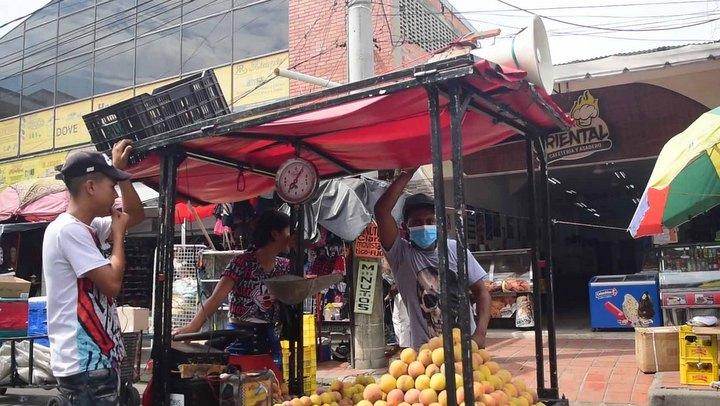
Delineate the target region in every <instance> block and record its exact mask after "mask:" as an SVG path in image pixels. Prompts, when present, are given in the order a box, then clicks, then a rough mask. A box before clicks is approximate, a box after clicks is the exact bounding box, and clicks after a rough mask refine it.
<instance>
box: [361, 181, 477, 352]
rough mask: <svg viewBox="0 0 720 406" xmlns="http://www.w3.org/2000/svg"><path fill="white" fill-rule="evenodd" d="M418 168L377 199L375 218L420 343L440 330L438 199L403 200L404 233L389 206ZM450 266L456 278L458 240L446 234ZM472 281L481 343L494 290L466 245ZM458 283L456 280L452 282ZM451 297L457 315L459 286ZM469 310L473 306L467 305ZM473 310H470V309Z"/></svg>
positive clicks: (419, 196) (417, 344)
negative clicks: (489, 289) (485, 280)
mask: <svg viewBox="0 0 720 406" xmlns="http://www.w3.org/2000/svg"><path fill="white" fill-rule="evenodd" d="M416 170H417V168H415V169H412V170H403V171H402V173H401V174H400V176H398V178H397V179H395V181H394V182H393V183H392V184H391V185H390V187H389V188H388V189H387V190H386V191H385V193H384V194H383V195H382V197H381V198H380V199H379V200H378V202H377V203H376V204H375V219H376V221H377V224H378V233H379V237H380V243H381V244H382V246H383V248H384V249H385V252H386V255H387V259H388V262H389V263H390V266H391V267H392V270H393V274H394V276H395V281H396V283H397V286H398V290H399V292H400V295H401V296H402V299H403V301H404V302H405V304H406V307H407V312H408V316H409V318H410V331H411V336H412V340H411V341H412V346H413V347H414V348H419V347H420V346H421V345H422V344H424V343H426V342H427V341H428V340H429V339H430V338H432V337H435V336H438V335H441V334H442V325H441V323H442V318H441V317H440V307H439V299H440V278H439V275H438V250H437V226H436V218H435V202H434V200H433V199H432V198H430V197H429V196H427V195H425V194H423V193H418V194H415V195H412V196H410V197H408V198H407V199H405V204H404V206H403V224H402V228H403V231H405V233H406V234H407V236H408V239H407V240H406V239H405V238H403V237H402V236H401V235H400V230H399V229H398V225H397V222H396V221H395V218H393V216H392V214H391V212H392V209H393V207H394V206H395V204H396V203H397V201H398V199H399V198H400V196H401V195H402V193H403V190H404V189H405V186H407V184H408V182H409V181H410V179H412V177H413V174H414V173H415V171H416ZM447 243H448V244H447V245H448V262H449V264H448V266H449V269H450V270H451V271H452V272H450V275H448V277H449V278H452V279H451V280H453V279H454V280H455V281H457V249H456V247H457V242H456V241H455V240H452V239H448V241H447ZM467 260H468V264H467V268H468V283H469V286H466V287H459V288H461V289H468V290H469V291H470V292H471V293H472V297H473V298H474V300H475V310H476V313H477V316H476V317H475V319H474V320H473V319H472V318H471V323H470V324H471V326H470V330H471V331H472V332H473V333H472V337H473V340H475V342H477V344H478V346H480V347H484V346H485V335H486V333H487V325H488V322H489V320H490V293H489V292H488V291H487V289H486V288H485V285H484V283H483V281H482V280H483V279H485V278H486V277H487V273H485V271H484V270H483V269H482V267H481V266H480V264H478V262H477V261H476V260H475V258H474V257H473V256H472V255H471V254H470V252H469V251H468V253H467ZM450 285H451V287H452V286H453V285H457V284H455V283H451V284H450ZM448 300H449V301H450V304H451V308H452V309H455V311H456V314H455V317H456V318H457V311H459V310H460V309H459V305H458V303H459V302H458V292H457V291H452V289H451V292H450V295H449V298H448ZM468 311H471V309H468ZM471 314H472V313H471Z"/></svg>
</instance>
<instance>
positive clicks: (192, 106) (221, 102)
mask: <svg viewBox="0 0 720 406" xmlns="http://www.w3.org/2000/svg"><path fill="white" fill-rule="evenodd" d="M152 97H154V98H155V101H156V102H157V105H158V108H159V110H160V113H161V114H162V117H163V120H165V121H166V122H167V125H168V126H169V127H170V128H171V129H177V128H180V127H184V126H186V125H190V124H193V123H197V122H199V121H203V120H207V119H210V118H214V117H219V116H222V115H225V114H230V108H229V107H228V104H227V101H225V97H224V96H223V94H222V90H221V89H220V85H219V83H218V81H217V78H216V77H215V73H214V72H213V71H212V70H206V71H203V72H199V73H196V74H193V75H190V76H188V77H186V78H184V79H181V80H178V81H177V82H173V83H170V84H167V85H165V86H162V87H159V88H157V89H155V90H154V91H153V93H152Z"/></svg>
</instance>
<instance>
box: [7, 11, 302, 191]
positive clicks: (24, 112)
mask: <svg viewBox="0 0 720 406" xmlns="http://www.w3.org/2000/svg"><path fill="white" fill-rule="evenodd" d="M287 51H288V0H259V1H258V0H255V1H250V0H110V1H103V0H97V1H96V0H62V1H57V0H53V1H51V2H49V3H48V4H47V5H46V6H44V7H42V8H41V9H39V10H38V11H36V12H35V13H33V14H32V15H31V16H29V17H28V18H27V19H26V20H25V21H23V22H22V23H21V24H19V25H18V26H17V27H15V28H14V29H12V30H11V31H10V32H8V33H7V34H5V35H4V36H3V37H2V38H0V186H2V185H7V184H10V183H13V182H16V181H18V180H22V179H27V178H29V177H36V176H44V175H49V174H50V173H52V171H53V167H54V166H55V165H57V164H58V163H61V162H62V161H63V160H64V157H65V155H66V153H67V150H68V149H73V148H78V147H82V146H86V145H88V144H89V142H90V138H89V135H88V133H87V130H86V129H85V125H84V123H83V121H82V115H84V114H86V113H88V112H91V111H94V110H97V109H100V108H103V107H106V106H108V105H111V104H113V103H116V102H118V101H121V100H124V99H127V98H129V97H132V96H134V95H137V94H141V93H149V92H151V91H152V90H153V89H154V88H156V87H159V86H161V85H163V84H166V83H168V82H171V81H174V80H177V79H178V78H180V77H182V76H185V75H188V74H192V73H195V72H198V71H201V70H205V69H210V68H212V69H214V70H215V74H216V76H217V77H218V80H219V82H220V85H221V87H222V89H223V94H224V95H225V97H226V99H227V101H228V103H229V104H231V105H232V106H233V107H235V108H237V107H242V106H247V105H250V104H255V103H259V102H264V101H268V100H272V99H275V98H281V97H287V96H288V95H289V83H288V81H287V79H282V78H279V79H278V80H274V81H273V82H272V83H271V84H269V85H268V86H264V87H263V89H262V91H259V92H251V90H252V89H253V88H254V87H255V86H256V85H257V83H259V82H262V81H263V80H265V79H266V78H267V77H268V75H270V74H271V72H272V70H273V69H274V68H275V67H277V66H279V67H287V59H288V53H287Z"/></svg>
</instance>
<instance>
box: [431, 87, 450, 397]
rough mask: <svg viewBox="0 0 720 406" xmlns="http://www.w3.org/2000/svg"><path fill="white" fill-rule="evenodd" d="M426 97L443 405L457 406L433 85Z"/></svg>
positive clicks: (439, 140) (437, 103) (437, 107)
mask: <svg viewBox="0 0 720 406" xmlns="http://www.w3.org/2000/svg"><path fill="white" fill-rule="evenodd" d="M425 89H426V90H427V93H428V109H429V112H430V145H431V150H432V165H433V179H435V181H434V182H433V188H434V192H435V215H436V225H437V248H438V274H439V276H440V295H441V296H440V312H441V315H442V321H443V323H442V332H443V350H444V352H445V376H448V377H450V378H448V379H447V381H446V384H445V385H446V390H447V404H448V405H455V404H457V396H456V393H455V389H456V388H455V379H454V378H452V377H454V376H455V356H454V355H453V334H452V328H453V323H452V322H453V320H454V318H453V313H454V312H453V311H452V309H451V308H450V307H451V306H450V303H449V302H448V298H449V293H450V289H449V288H450V287H449V285H448V282H449V278H448V272H449V267H448V247H447V225H446V224H445V185H444V182H443V179H444V178H443V167H442V161H443V158H442V134H441V132H440V101H439V97H438V89H437V88H436V87H435V86H434V85H429V86H427V87H426V88H425Z"/></svg>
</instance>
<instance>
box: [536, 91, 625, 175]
mask: <svg viewBox="0 0 720 406" xmlns="http://www.w3.org/2000/svg"><path fill="white" fill-rule="evenodd" d="M570 115H571V116H572V118H573V119H574V120H575V125H574V126H573V127H570V129H569V130H568V131H563V132H559V133H554V134H550V135H548V136H547V138H546V139H545V153H546V154H547V160H548V162H554V161H559V160H574V159H580V158H585V157H587V156H590V155H592V154H594V153H596V152H598V151H607V150H609V149H611V148H612V145H613V143H612V139H610V131H609V130H608V126H607V124H606V123H605V121H604V120H603V119H602V118H600V106H599V102H598V99H596V98H595V97H593V95H592V94H590V92H589V91H588V90H586V91H584V92H583V94H582V95H581V96H580V97H578V99H577V100H575V102H574V103H573V107H572V110H570Z"/></svg>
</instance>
